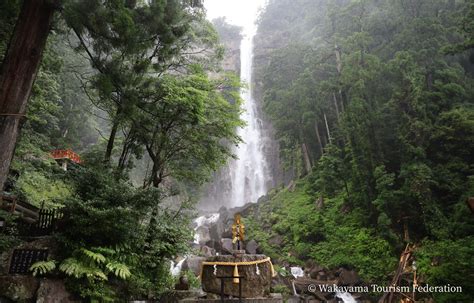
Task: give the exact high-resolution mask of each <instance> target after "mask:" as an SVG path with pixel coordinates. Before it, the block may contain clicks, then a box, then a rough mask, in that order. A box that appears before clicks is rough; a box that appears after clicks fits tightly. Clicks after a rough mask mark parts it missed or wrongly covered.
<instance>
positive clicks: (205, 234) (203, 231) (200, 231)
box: [196, 226, 211, 244]
mask: <svg viewBox="0 0 474 303" xmlns="http://www.w3.org/2000/svg"><path fill="white" fill-rule="evenodd" d="M196 234H197V235H198V240H199V244H204V243H206V242H207V241H209V240H211V236H210V234H209V227H207V226H199V227H198V228H197V229H196Z"/></svg>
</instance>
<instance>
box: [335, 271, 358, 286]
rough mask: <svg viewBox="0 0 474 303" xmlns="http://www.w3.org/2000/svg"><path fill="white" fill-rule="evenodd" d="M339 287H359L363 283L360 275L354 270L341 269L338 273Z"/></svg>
mask: <svg viewBox="0 0 474 303" xmlns="http://www.w3.org/2000/svg"><path fill="white" fill-rule="evenodd" d="M336 274H337V276H338V281H339V285H357V284H360V283H361V279H360V278H359V275H358V274H357V273H356V272H355V271H354V270H347V269H345V268H340V269H339V270H338V271H337V273H336Z"/></svg>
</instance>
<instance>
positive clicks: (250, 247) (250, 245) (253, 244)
mask: <svg viewBox="0 0 474 303" xmlns="http://www.w3.org/2000/svg"><path fill="white" fill-rule="evenodd" d="M257 249H258V243H257V241H255V240H253V239H252V240H250V241H248V242H247V244H245V250H246V251H247V253H249V254H251V255H255V254H257Z"/></svg>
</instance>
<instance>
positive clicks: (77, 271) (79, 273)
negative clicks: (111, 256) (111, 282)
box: [59, 258, 108, 280]
mask: <svg viewBox="0 0 474 303" xmlns="http://www.w3.org/2000/svg"><path fill="white" fill-rule="evenodd" d="M59 270H60V271H62V272H64V273H65V274H66V275H68V276H73V277H75V278H77V279H79V278H82V277H87V278H88V279H94V278H98V279H99V280H108V278H107V275H106V274H105V273H104V272H103V271H102V269H101V268H99V267H96V266H88V265H87V264H85V263H84V262H82V261H81V260H77V259H76V258H68V259H66V260H64V261H63V262H62V263H61V265H60V266H59Z"/></svg>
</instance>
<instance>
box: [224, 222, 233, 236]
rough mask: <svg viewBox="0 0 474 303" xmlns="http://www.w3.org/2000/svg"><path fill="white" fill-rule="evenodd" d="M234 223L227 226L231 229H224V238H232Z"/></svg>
mask: <svg viewBox="0 0 474 303" xmlns="http://www.w3.org/2000/svg"><path fill="white" fill-rule="evenodd" d="M232 224H233V222H232V223H230V225H227V226H229V227H226V228H224V231H223V232H222V238H232V227H231V226H232Z"/></svg>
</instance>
